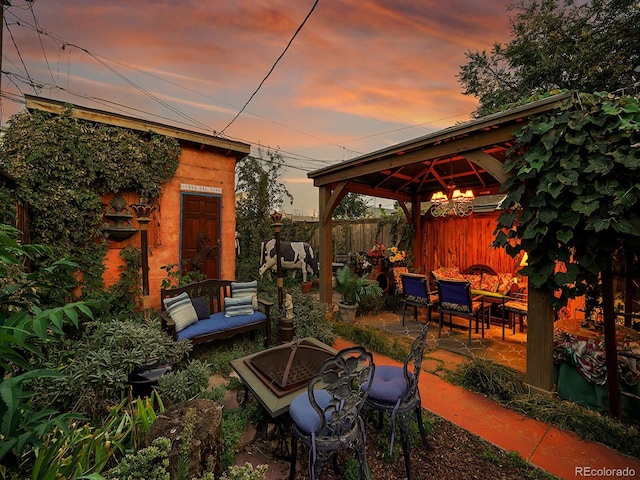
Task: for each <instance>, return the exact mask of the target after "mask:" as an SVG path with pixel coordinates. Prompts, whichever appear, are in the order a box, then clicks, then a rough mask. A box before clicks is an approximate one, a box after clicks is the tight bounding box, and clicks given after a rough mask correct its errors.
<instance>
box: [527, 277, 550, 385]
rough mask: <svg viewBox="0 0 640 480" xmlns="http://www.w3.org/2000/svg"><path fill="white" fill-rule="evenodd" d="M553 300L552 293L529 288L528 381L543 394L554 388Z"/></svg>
mask: <svg viewBox="0 0 640 480" xmlns="http://www.w3.org/2000/svg"><path fill="white" fill-rule="evenodd" d="M550 300H551V292H550V291H548V290H541V289H537V288H531V287H529V307H528V312H527V373H526V378H525V381H526V382H527V384H529V386H530V387H532V389H534V390H537V391H538V392H542V393H550V392H551V391H552V389H553V321H554V314H553V308H552V307H551V302H550Z"/></svg>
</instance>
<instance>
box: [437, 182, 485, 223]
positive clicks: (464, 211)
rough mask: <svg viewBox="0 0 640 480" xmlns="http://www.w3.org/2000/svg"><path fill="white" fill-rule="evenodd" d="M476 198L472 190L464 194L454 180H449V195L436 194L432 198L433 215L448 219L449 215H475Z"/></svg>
mask: <svg viewBox="0 0 640 480" xmlns="http://www.w3.org/2000/svg"><path fill="white" fill-rule="evenodd" d="M474 198H475V197H474V195H473V192H472V191H471V190H467V191H466V192H464V193H463V192H462V191H461V190H458V189H457V188H456V185H455V183H453V180H449V184H448V185H447V193H444V192H435V193H434V194H433V195H432V196H431V215H433V216H434V217H446V216H448V215H457V216H459V217H466V216H467V215H471V214H472V213H473V199H474Z"/></svg>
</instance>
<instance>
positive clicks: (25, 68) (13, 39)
mask: <svg viewBox="0 0 640 480" xmlns="http://www.w3.org/2000/svg"><path fill="white" fill-rule="evenodd" d="M4 24H5V25H6V27H7V32H9V36H10V37H11V41H12V42H13V46H14V47H15V49H16V53H17V54H18V58H20V62H21V63H22V67H23V68H24V72H25V73H26V74H27V78H29V81H31V82H32V80H31V75H29V70H27V66H26V65H25V63H24V59H23V58H22V54H21V53H20V49H19V48H18V44H17V43H16V39H15V38H14V36H13V33H12V32H11V29H10V28H9V23H7V19H6V17H5V18H4ZM0 53H1V52H0ZM33 91H34V93H35V94H36V95H37V94H38V92H37V90H36V89H35V87H34V88H33Z"/></svg>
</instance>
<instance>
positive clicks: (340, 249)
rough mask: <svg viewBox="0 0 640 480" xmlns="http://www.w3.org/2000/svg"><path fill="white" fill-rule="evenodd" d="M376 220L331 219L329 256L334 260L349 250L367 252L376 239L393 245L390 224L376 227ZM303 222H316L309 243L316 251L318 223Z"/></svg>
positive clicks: (307, 222) (386, 244) (388, 245)
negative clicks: (331, 229)
mask: <svg viewBox="0 0 640 480" xmlns="http://www.w3.org/2000/svg"><path fill="white" fill-rule="evenodd" d="M378 220H379V219H377V218H360V219H356V220H333V231H332V234H331V250H332V252H331V253H332V255H331V258H332V259H333V260H335V258H336V255H344V254H347V253H350V252H367V251H368V250H369V249H370V248H371V247H373V245H374V244H375V241H376V240H378V241H379V242H381V243H383V244H384V245H385V246H386V247H387V248H389V247H392V246H394V244H393V243H392V242H391V225H390V224H383V225H381V226H380V227H378ZM295 223H298V222H295ZM300 223H302V222H300ZM304 223H305V224H306V225H307V226H310V225H311V224H312V223H315V224H316V225H315V228H314V229H313V236H312V237H311V239H310V240H309V244H310V245H311V246H312V247H313V249H314V251H317V250H318V245H319V244H320V232H319V229H318V223H317V222H309V221H305V222H304Z"/></svg>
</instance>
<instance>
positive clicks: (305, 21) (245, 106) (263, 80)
mask: <svg viewBox="0 0 640 480" xmlns="http://www.w3.org/2000/svg"><path fill="white" fill-rule="evenodd" d="M318 1H319V0H316V1H315V2H314V3H313V6H312V7H311V10H309V13H308V14H307V16H306V17H305V18H304V20H303V21H302V23H301V24H300V26H299V27H298V29H297V30H296V31H295V33H294V34H293V37H291V40H289V43H287V46H286V47H285V49H284V50H283V51H282V53H281V54H280V56H279V57H278V58H277V59H276V61H275V62H274V64H273V65H272V66H271V68H270V69H269V72H267V75H266V76H265V77H264V78H263V79H262V81H261V82H260V85H258V88H256V89H255V91H254V92H253V93H252V94H251V96H250V97H249V100H247V101H246V103H245V104H244V105H243V106H242V108H241V109H240V111H239V112H238V113H237V114H236V116H235V117H233V118H232V119H231V121H230V122H229V123H228V124H227V126H226V127H224V128H223V129H222V130H221V131H220V133H221V134H223V133H224V132H225V130H226V129H227V128H229V127H230V126H231V124H232V123H233V122H235V121H236V119H237V118H238V117H239V116H240V115H241V114H242V112H244V109H245V108H247V105H249V102H251V100H253V97H255V96H256V94H257V93H258V90H260V88H261V87H262V85H263V84H264V82H266V81H267V78H269V76H270V75H271V73H272V72H273V71H274V70H275V68H276V65H277V64H278V62H279V61H280V59H281V58H282V57H284V54H285V53H287V50H289V47H290V46H291V44H292V43H293V40H294V39H295V38H296V36H297V35H298V33H300V30H302V27H304V24H305V23H307V20H309V17H310V16H311V14H312V13H313V11H314V10H315V8H316V6H317V5H318Z"/></svg>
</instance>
